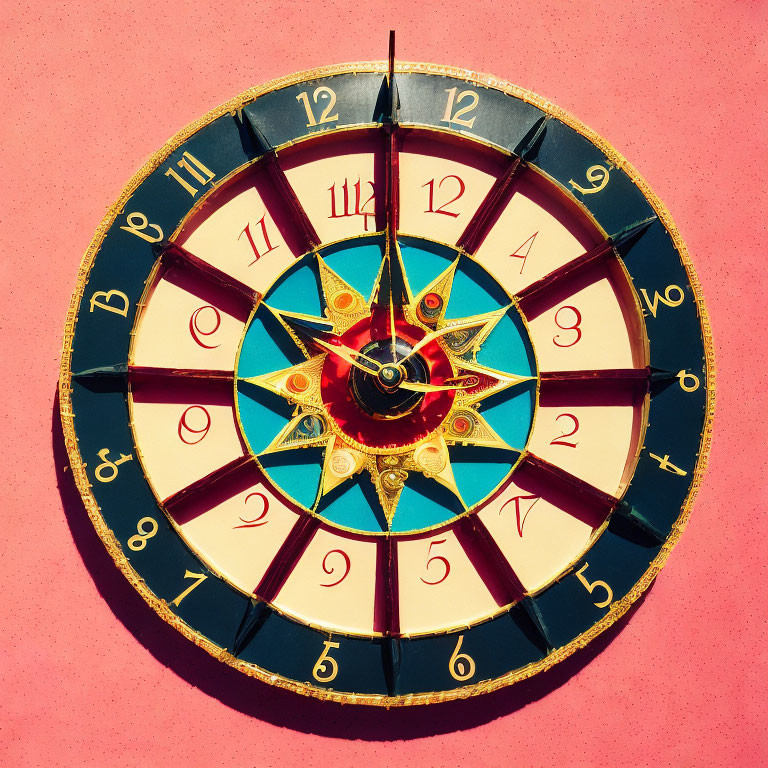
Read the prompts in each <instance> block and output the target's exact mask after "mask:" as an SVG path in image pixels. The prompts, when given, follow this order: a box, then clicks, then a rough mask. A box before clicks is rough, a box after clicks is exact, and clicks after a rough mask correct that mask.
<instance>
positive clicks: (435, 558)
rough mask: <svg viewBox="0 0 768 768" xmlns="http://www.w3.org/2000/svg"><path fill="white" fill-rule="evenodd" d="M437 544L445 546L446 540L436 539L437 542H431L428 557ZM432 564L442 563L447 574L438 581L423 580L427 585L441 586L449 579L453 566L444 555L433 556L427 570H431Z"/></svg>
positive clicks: (428, 562)
mask: <svg viewBox="0 0 768 768" xmlns="http://www.w3.org/2000/svg"><path fill="white" fill-rule="evenodd" d="M436 544H445V539H436V540H435V541H431V542H430V543H429V550H428V551H427V555H431V554H432V547H434V546H435V545H436ZM431 563H442V564H443V568H444V569H445V572H444V573H443V575H442V576H441V577H440V578H439V579H438V580H437V581H427V580H426V579H425V578H422V579H421V580H422V581H423V582H424V583H425V584H429V585H430V586H434V585H435V584H440V583H441V582H443V581H445V580H446V579H447V578H448V574H449V573H450V572H451V564H450V563H449V562H448V561H447V560H446V559H445V558H444V557H443V556H442V555H432V557H430V558H429V560H427V567H426V570H429V566H430V564H431Z"/></svg>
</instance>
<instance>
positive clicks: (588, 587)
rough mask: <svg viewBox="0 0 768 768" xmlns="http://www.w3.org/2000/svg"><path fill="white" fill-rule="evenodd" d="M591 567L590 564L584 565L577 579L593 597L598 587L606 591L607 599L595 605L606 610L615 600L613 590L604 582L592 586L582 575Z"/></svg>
mask: <svg viewBox="0 0 768 768" xmlns="http://www.w3.org/2000/svg"><path fill="white" fill-rule="evenodd" d="M588 567H589V563H584V565H582V566H581V568H579V570H578V571H576V578H577V579H578V580H579V581H580V582H581V583H582V584H583V585H584V588H585V589H586V590H587V592H589V594H590V595H591V594H592V593H593V592H594V591H595V590H596V589H597V588H598V587H602V588H603V589H604V590H605V591H606V597H605V600H602V601H601V602H599V603H595V605H596V606H597V607H598V608H605V607H606V606H607V605H610V604H611V601H612V600H613V590H612V589H611V588H610V587H609V586H608V584H606V583H605V582H604V581H599V580H598V581H593V582H592V583H591V584H590V583H589V582H588V581H587V580H586V578H585V577H584V576H583V575H582V574H583V573H584V571H586V570H587V568H588Z"/></svg>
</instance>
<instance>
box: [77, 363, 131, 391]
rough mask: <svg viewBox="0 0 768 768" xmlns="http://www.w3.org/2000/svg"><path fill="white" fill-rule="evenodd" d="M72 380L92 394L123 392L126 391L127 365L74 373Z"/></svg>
mask: <svg viewBox="0 0 768 768" xmlns="http://www.w3.org/2000/svg"><path fill="white" fill-rule="evenodd" d="M72 380H73V381H77V383H78V384H80V385H82V386H83V387H85V388H86V389H89V390H91V391H92V392H125V391H127V389H128V363H118V364H117V365H105V366H102V367H100V368H86V369H85V370H82V371H75V372H74V373H73V374H72Z"/></svg>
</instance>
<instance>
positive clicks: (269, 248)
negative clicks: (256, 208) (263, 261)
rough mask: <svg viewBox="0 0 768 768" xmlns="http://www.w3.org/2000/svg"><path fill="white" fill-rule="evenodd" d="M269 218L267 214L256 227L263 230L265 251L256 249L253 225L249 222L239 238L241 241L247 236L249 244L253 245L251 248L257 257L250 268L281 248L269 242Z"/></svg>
mask: <svg viewBox="0 0 768 768" xmlns="http://www.w3.org/2000/svg"><path fill="white" fill-rule="evenodd" d="M266 218H267V214H266V213H265V214H264V215H263V216H262V217H261V218H260V219H259V220H258V221H257V222H256V226H257V227H260V228H261V237H262V239H263V240H264V244H265V246H266V247H265V249H264V250H263V251H260V250H259V249H258V248H257V247H256V243H255V241H254V239H253V235H252V234H251V224H250V222H248V224H246V225H245V229H243V231H242V232H241V233H240V234H239V235H238V236H237V239H238V240H239V239H240V238H241V237H242V236H243V235H245V236H246V237H247V238H248V242H249V243H250V244H251V248H253V254H254V256H255V257H256V258H255V259H254V260H253V261H252V262H251V263H250V264H249V265H248V266H249V267H250V266H251V264H255V263H256V262H257V261H258V260H259V259H260V258H261V257H262V256H264V255H266V254H267V253H269V252H270V251H274V250H275V248H279V247H280V246H279V245H272V243H270V242H269V235H268V234H267V222H266V221H265V219H266Z"/></svg>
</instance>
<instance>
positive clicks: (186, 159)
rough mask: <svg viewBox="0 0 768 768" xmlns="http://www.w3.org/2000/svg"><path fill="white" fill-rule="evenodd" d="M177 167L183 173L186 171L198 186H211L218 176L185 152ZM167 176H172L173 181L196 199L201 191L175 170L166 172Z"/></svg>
mask: <svg viewBox="0 0 768 768" xmlns="http://www.w3.org/2000/svg"><path fill="white" fill-rule="evenodd" d="M176 165H178V166H179V168H181V169H182V170H183V171H186V172H187V173H188V174H189V175H190V176H191V177H192V178H193V179H194V180H195V181H197V182H198V184H201V185H202V186H205V185H206V184H210V183H211V182H212V181H213V179H214V178H215V177H216V174H215V173H214V172H213V171H212V170H211V169H210V168H208V167H207V166H205V165H203V164H202V163H201V162H200V161H199V160H198V159H197V158H196V157H195V156H194V155H191V154H190V153H189V152H184V154H183V155H182V156H181V160H179V161H178V162H177V163H176ZM165 175H166V176H170V177H171V178H172V179H176V181H178V182H179V184H181V186H182V187H183V188H184V189H186V190H187V192H189V194H190V195H192V197H194V196H195V195H196V194H197V193H198V192H199V191H200V190H198V188H197V187H194V186H192V184H190V183H189V182H188V181H187V180H186V179H185V178H184V177H183V176H182V175H181V174H180V173H179V172H178V171H177V170H176V169H175V168H169V169H168V170H167V171H166V172H165Z"/></svg>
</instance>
